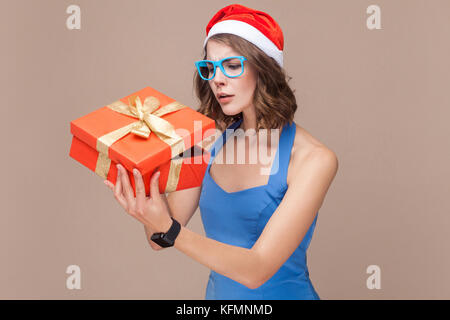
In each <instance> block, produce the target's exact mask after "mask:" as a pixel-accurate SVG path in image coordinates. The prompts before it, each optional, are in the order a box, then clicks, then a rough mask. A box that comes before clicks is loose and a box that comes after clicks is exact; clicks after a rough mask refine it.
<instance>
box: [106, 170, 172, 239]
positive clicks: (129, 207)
mask: <svg viewBox="0 0 450 320" xmlns="http://www.w3.org/2000/svg"><path fill="white" fill-rule="evenodd" d="M133 174H134V181H135V185H136V198H135V197H134V193H133V188H132V187H131V184H130V180H129V179H128V174H127V172H126V170H125V168H124V167H123V166H122V165H120V164H118V165H117V181H116V185H115V186H114V185H113V184H112V183H111V182H109V181H108V180H105V181H104V183H105V184H106V185H107V186H108V187H109V188H110V189H111V190H113V191H114V197H115V198H116V200H117V201H118V202H119V204H120V205H121V206H122V207H123V208H124V209H125V211H126V212H127V213H128V214H130V215H131V216H132V217H134V218H135V219H137V220H139V221H140V222H142V223H143V224H144V225H145V226H147V227H148V228H149V229H151V230H154V231H155V232H167V231H168V230H169V229H170V226H171V225H172V219H171V218H170V209H169V207H168V205H167V200H166V199H164V198H165V196H166V195H165V194H164V193H159V171H158V172H156V173H154V174H153V175H152V177H151V178H150V197H147V196H146V195H145V186H144V181H143V180H142V175H141V173H140V172H139V170H137V169H134V170H133Z"/></svg>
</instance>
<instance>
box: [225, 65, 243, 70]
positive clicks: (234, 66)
mask: <svg viewBox="0 0 450 320" xmlns="http://www.w3.org/2000/svg"><path fill="white" fill-rule="evenodd" d="M240 66H241V65H229V66H228V68H231V69H237V68H239V67H240Z"/></svg>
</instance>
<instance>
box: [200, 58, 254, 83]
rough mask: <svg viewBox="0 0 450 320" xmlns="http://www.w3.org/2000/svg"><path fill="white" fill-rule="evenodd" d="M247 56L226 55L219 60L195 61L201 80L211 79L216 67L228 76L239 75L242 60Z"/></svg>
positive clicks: (234, 76)
mask: <svg viewBox="0 0 450 320" xmlns="http://www.w3.org/2000/svg"><path fill="white" fill-rule="evenodd" d="M245 60H247V58H245V57H243V56H232V57H227V58H224V59H222V60H219V61H212V60H200V61H196V62H195V66H196V67H197V70H198V74H199V75H200V77H201V78H202V79H203V80H211V79H213V78H214V76H215V75H216V67H219V68H220V70H222V73H223V74H224V75H226V76H227V77H228V78H236V77H239V76H240V75H241V74H242V73H243V72H244V61H245Z"/></svg>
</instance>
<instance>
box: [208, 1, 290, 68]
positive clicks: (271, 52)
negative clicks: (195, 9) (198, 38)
mask: <svg viewBox="0 0 450 320" xmlns="http://www.w3.org/2000/svg"><path fill="white" fill-rule="evenodd" d="M219 33H231V34H234V35H237V36H240V37H241V38H244V39H245V40H247V41H249V42H251V43H253V44H254V45H256V46H257V47H258V48H260V49H261V50H262V51H264V52H265V53H266V54H267V55H268V56H269V57H272V58H274V59H275V61H276V62H278V64H279V65H280V66H281V67H283V46H284V39H283V32H282V31H281V28H280V26H279V25H278V23H277V22H276V21H275V20H274V19H273V18H272V17H271V16H270V15H268V14H267V13H265V12H262V11H257V10H254V9H251V8H247V7H244V6H242V5H240V4H232V5H229V6H226V7H225V8H222V9H220V10H219V11H218V12H217V13H216V14H215V15H214V17H212V19H211V20H210V21H209V23H208V25H207V26H206V39H205V42H204V43H203V47H205V46H206V43H207V42H208V39H209V38H210V37H212V36H213V35H215V34H219Z"/></svg>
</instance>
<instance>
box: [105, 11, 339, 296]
mask: <svg viewBox="0 0 450 320" xmlns="http://www.w3.org/2000/svg"><path fill="white" fill-rule="evenodd" d="M206 31H207V37H206V39H205V43H204V60H201V61H197V62H196V67H197V71H196V74H195V88H196V93H197V95H198V98H199V99H200V103H201V105H200V108H199V109H198V111H199V112H202V113H203V114H205V115H207V116H209V117H211V118H214V119H215V120H216V125H217V127H218V128H220V129H221V130H223V131H224V132H223V134H222V135H221V136H220V139H217V140H216V141H215V142H214V145H213V147H212V148H211V158H210V162H209V164H208V168H207V170H206V174H205V176H204V179H203V183H202V186H201V187H198V188H191V189H187V190H181V191H176V192H172V193H169V194H168V195H167V197H166V196H165V194H160V193H159V188H158V176H159V175H158V173H155V174H153V176H152V178H151V182H150V183H151V187H150V189H151V195H150V197H148V198H147V197H146V196H145V191H144V184H143V181H142V176H141V175H140V173H139V172H138V171H137V170H135V172H134V174H135V180H136V198H135V197H134V194H133V190H132V188H131V186H130V182H129V180H128V176H127V175H126V174H125V169H124V168H123V167H122V166H121V165H118V170H119V177H118V180H117V183H116V185H115V186H114V185H112V184H111V183H110V182H108V181H105V183H106V184H107V185H108V186H109V187H110V188H111V189H112V190H113V191H114V196H115V198H116V199H117V201H119V203H120V204H121V205H122V206H123V207H124V209H125V210H126V211H127V213H129V214H130V215H132V216H133V217H134V218H136V219H137V220H139V221H140V222H142V223H143V224H144V227H145V230H146V233H147V238H148V240H149V243H150V245H151V246H152V247H153V248H154V249H155V250H159V249H161V248H162V247H169V246H174V247H175V248H176V249H178V250H180V251H181V252H183V253H185V254H186V255H188V256H189V257H191V258H193V259H194V260H196V261H198V262H199V263H201V264H203V265H205V266H206V267H208V268H210V269H211V273H210V276H209V281H208V284H207V288H206V299H254V300H257V299H319V296H318V294H317V292H316V290H315V289H314V287H313V285H312V283H311V281H310V279H309V272H308V267H307V263H306V251H307V249H308V246H309V242H310V240H311V237H312V234H313V232H314V228H315V225H316V220H317V214H318V210H319V208H320V207H321V205H322V203H323V200H324V198H325V195H326V193H327V191H328V188H329V186H330V184H331V182H332V180H333V179H334V176H335V175H336V172H337V168H338V162H337V158H336V155H335V154H334V153H333V152H332V151H331V150H330V149H328V148H327V147H326V146H325V145H323V144H322V143H321V142H319V141H318V140H317V139H315V138H314V137H313V136H311V135H310V134H309V133H308V132H307V131H306V130H305V129H303V128H302V127H300V126H298V125H297V124H295V123H294V122H293V118H294V113H295V111H296V109H297V104H296V100H295V96H294V94H293V92H292V90H291V89H290V88H289V85H288V84H287V81H286V75H285V73H284V71H283V68H282V65H283V51H282V50H283V34H282V32H281V29H280V27H279V25H278V24H277V23H276V22H275V20H273V18H272V17H270V16H269V15H268V14H267V13H264V12H261V11H256V10H253V9H250V8H247V7H244V6H241V5H236V4H235V5H230V6H227V7H225V8H223V9H221V10H219V12H217V13H216V15H215V16H214V17H213V18H212V19H211V21H210V22H209V24H208V26H207V28H206ZM225 129H228V130H225ZM236 129H241V131H242V130H244V132H245V135H242V134H241V135H236V134H229V132H230V131H231V132H232V133H234V132H235V131H234V130H236ZM261 129H268V130H269V131H271V130H275V132H277V133H278V134H277V135H275V137H276V138H275V141H274V140H273V139H272V137H273V136H272V135H271V134H267V135H266V137H267V138H268V139H267V141H266V140H261V138H262V135H260V132H262V131H264V130H261ZM238 131H239V130H237V131H236V132H238ZM247 133H256V134H253V135H252V134H247ZM230 137H231V138H230ZM251 137H254V139H253V140H252V139H251ZM252 141H253V142H252ZM261 141H264V142H265V143H267V150H268V151H270V152H268V153H270V154H272V155H273V154H275V156H272V158H271V161H270V166H268V167H267V166H264V165H261V164H260V163H258V162H257V163H256V164H254V163H250V164H249V163H247V162H248V158H247V157H246V159H245V160H246V161H245V163H244V164H242V163H231V164H230V163H228V161H225V163H221V162H223V161H217V160H218V159H220V158H222V159H227V157H226V154H227V153H230V154H233V153H234V151H235V150H242V148H241V149H240V147H242V146H244V150H245V154H246V155H247V154H252V153H253V154H255V153H256V154H257V152H256V150H257V147H258V145H260V146H261ZM229 146H230V147H229ZM238 156H239V155H238ZM228 159H229V157H228ZM263 168H265V169H270V174H261V172H262V171H261V169H263ZM197 207H199V208H200V213H201V217H202V221H203V226H204V229H205V232H206V237H204V236H202V235H200V234H197V233H194V232H192V231H190V230H189V229H188V228H186V225H187V223H188V221H189V220H190V218H191V217H192V215H193V214H194V212H195V211H196V209H197ZM162 234H163V235H164V237H165V238H164V237H163V238H164V239H161V235H162ZM152 235H153V239H154V240H155V241H156V242H157V243H158V244H161V245H162V247H161V246H159V245H158V244H157V243H155V241H153V240H152V239H151V238H152ZM155 236H156V238H155Z"/></svg>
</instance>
